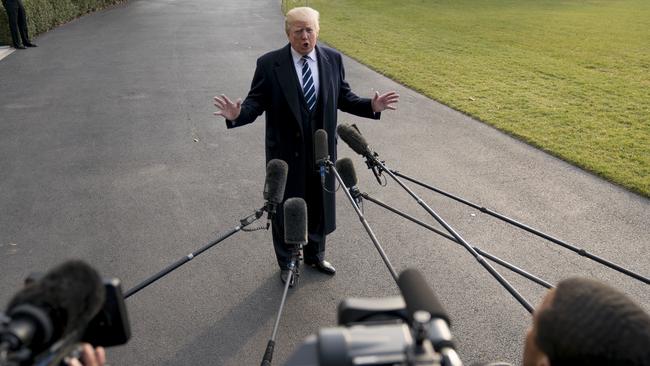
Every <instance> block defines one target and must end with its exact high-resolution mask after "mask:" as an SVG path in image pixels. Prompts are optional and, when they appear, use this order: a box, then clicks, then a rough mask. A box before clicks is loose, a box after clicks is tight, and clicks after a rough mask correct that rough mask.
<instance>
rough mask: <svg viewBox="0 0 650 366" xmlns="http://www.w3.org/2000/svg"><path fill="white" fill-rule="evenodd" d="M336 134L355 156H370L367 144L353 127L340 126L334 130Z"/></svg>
mask: <svg viewBox="0 0 650 366" xmlns="http://www.w3.org/2000/svg"><path fill="white" fill-rule="evenodd" d="M336 132H337V133H338V134H339V136H340V137H341V139H342V140H343V141H345V143H346V144H348V146H350V148H351V149H352V150H354V152H356V153H357V154H360V155H363V156H367V155H371V152H370V149H369V148H368V142H367V141H366V139H365V138H364V137H363V136H361V134H360V133H359V131H357V129H355V128H354V127H352V126H349V125H346V124H340V125H339V126H338V127H337V128H336Z"/></svg>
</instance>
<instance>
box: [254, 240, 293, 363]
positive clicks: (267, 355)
mask: <svg viewBox="0 0 650 366" xmlns="http://www.w3.org/2000/svg"><path fill="white" fill-rule="evenodd" d="M301 249H302V245H296V246H294V248H293V251H292V253H291V261H290V262H289V277H288V278H287V281H286V282H285V284H284V292H283V293H282V300H281V301H280V309H279V310H278V315H277V317H276V318H275V325H274V326H273V333H272V334H271V339H269V342H268V343H267V345H266V351H265V352H264V356H263V357H262V363H261V364H260V365H261V366H270V365H271V360H272V359H273V349H274V348H275V335H276V333H277V332H278V326H279V325H280V317H281V316H282V310H283V309H284V302H285V300H286V299H287V293H288V292H289V286H290V285H291V282H292V281H294V277H295V280H296V281H297V280H298V276H300V272H299V270H298V268H299V267H300V250H301Z"/></svg>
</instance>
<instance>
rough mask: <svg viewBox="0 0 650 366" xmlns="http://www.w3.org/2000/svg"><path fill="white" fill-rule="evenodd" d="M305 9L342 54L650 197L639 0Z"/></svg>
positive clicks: (647, 36)
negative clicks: (315, 14)
mask: <svg viewBox="0 0 650 366" xmlns="http://www.w3.org/2000/svg"><path fill="white" fill-rule="evenodd" d="M304 3H305V2H304V1H296V0H287V4H288V5H289V6H291V5H293V4H298V5H302V4H304ZM308 3H309V5H310V6H312V7H314V8H315V9H317V10H319V11H320V13H321V35H320V38H321V40H323V41H325V42H327V43H329V44H331V45H333V46H335V47H336V48H338V49H340V50H341V51H343V52H344V53H346V54H347V55H349V56H351V57H353V58H355V59H358V60H360V61H361V62H363V63H365V64H366V65H369V66H370V67H371V68H373V69H375V70H377V71H378V72H380V73H382V74H384V75H387V76H388V77H390V78H392V79H394V80H396V81H399V82H401V83H403V84H405V85H407V86H409V87H411V88H413V89H415V90H417V91H419V92H421V93H423V94H425V95H427V96H429V97H431V98H432V99H435V100H438V101H440V102H442V103H444V104H446V105H449V106H451V107H452V108H455V109H457V110H460V111H463V112H465V113H467V114H469V115H471V116H473V117H475V118H477V119H479V120H481V121H483V122H485V123H488V124H490V125H492V126H495V127H496V128H499V129H501V130H503V131H505V132H507V133H509V134H511V135H513V136H516V137H518V138H520V139H522V140H524V141H526V142H528V143H530V144H532V145H534V146H537V147H539V148H541V149H543V150H545V151H548V152H549V153H551V154H554V155H556V156H558V157H561V158H562V159H564V160H567V161H569V162H572V163H574V164H576V165H578V166H581V167H583V168H585V169H587V170H589V171H592V172H594V173H596V174H598V175H600V176H602V177H604V178H606V179H608V180H611V181H613V182H616V183H618V184H620V185H622V186H624V187H626V188H628V189H630V190H633V191H635V192H638V193H641V194H642V195H644V196H646V197H650V1H649V0H629V1H628V0H620V1H619V0H606V1H579V0H564V1H559V0H558V1H549V0H515V1H506V0H400V1H395V0H354V1H353V0H310V1H309V2H308Z"/></svg>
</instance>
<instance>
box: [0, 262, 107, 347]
mask: <svg viewBox="0 0 650 366" xmlns="http://www.w3.org/2000/svg"><path fill="white" fill-rule="evenodd" d="M105 296H106V290H105V288H104V285H103V284H102V280H101V278H100V277H99V274H97V272H96V271H95V270H94V269H93V268H91V267H90V266H89V265H87V264H85V263H84V262H82V261H78V260H73V261H68V262H65V263H63V264H61V265H59V266H58V267H56V268H54V269H53V270H51V271H50V272H49V273H47V274H46V275H45V276H44V277H43V278H42V279H40V280H39V281H36V282H34V283H32V284H30V285H27V287H25V288H24V289H23V290H21V291H20V292H18V293H17V294H16V295H15V296H14V298H13V299H12V300H11V301H10V302H9V305H8V307H7V311H6V315H7V316H8V317H9V318H10V320H9V322H8V324H7V326H6V327H4V329H2V333H1V334H0V344H3V345H5V346H8V349H9V350H11V351H16V350H19V349H21V348H23V347H25V348H27V349H29V350H30V351H31V354H32V355H34V354H38V353H40V352H41V351H43V350H45V349H47V348H48V347H49V346H50V345H52V344H54V343H55V342H57V341H58V340H59V339H61V338H62V337H68V336H71V337H72V338H74V341H78V340H79V339H81V336H82V335H83V332H84V330H85V328H86V326H87V325H88V323H89V322H90V320H92V319H93V317H94V316H95V315H96V314H97V313H98V312H99V310H100V309H101V308H102V306H103V304H104V301H105ZM75 332H76V333H75Z"/></svg>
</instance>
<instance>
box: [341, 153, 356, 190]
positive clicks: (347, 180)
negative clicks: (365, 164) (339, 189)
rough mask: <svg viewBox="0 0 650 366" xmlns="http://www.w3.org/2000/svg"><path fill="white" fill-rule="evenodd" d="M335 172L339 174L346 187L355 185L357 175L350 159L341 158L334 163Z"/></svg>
mask: <svg viewBox="0 0 650 366" xmlns="http://www.w3.org/2000/svg"><path fill="white" fill-rule="evenodd" d="M336 171H337V172H339V175H340V176H341V179H343V183H344V184H345V186H346V187H348V188H351V187H354V186H356V185H357V173H356V172H355V171H354V165H353V164H352V159H350V158H343V159H340V160H338V161H337V162H336Z"/></svg>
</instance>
